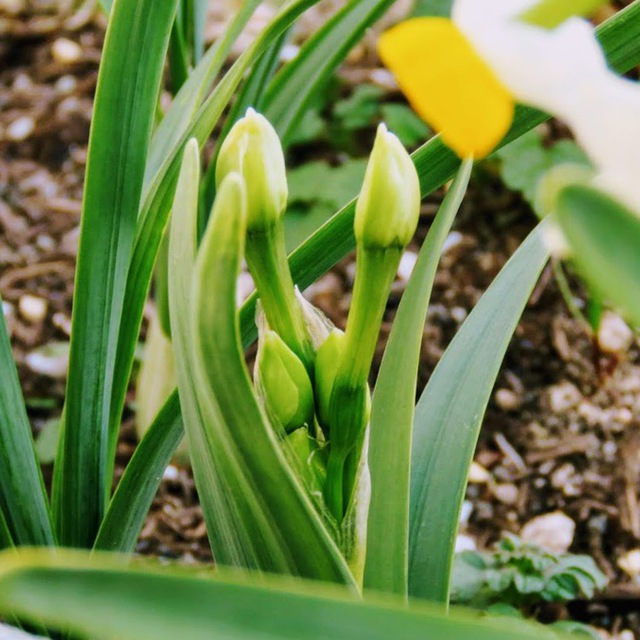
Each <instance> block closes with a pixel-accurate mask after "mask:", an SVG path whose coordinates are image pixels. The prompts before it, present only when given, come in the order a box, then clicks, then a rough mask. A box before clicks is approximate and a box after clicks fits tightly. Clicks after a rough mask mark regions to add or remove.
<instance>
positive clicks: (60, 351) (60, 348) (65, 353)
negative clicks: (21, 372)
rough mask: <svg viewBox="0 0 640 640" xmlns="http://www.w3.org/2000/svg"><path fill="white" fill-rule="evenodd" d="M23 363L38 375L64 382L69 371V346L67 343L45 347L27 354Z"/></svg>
mask: <svg viewBox="0 0 640 640" xmlns="http://www.w3.org/2000/svg"><path fill="white" fill-rule="evenodd" d="M24 362H25V364H26V365H27V367H29V369H31V371H33V372H34V373H37V374H38V375H41V376H46V377H47V378H53V379H55V380H64V379H65V378H66V377H67V371H68V369H69V346H68V344H67V343H58V344H55V343H53V344H49V345H45V346H44V347H41V348H40V349H37V350H35V351H32V352H31V353H28V354H27V355H26V356H25V359H24Z"/></svg>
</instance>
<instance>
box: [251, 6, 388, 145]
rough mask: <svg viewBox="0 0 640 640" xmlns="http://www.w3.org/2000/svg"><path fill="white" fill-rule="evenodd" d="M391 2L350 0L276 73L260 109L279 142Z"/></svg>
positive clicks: (284, 141) (289, 132)
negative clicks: (272, 127)
mask: <svg viewBox="0 0 640 640" xmlns="http://www.w3.org/2000/svg"><path fill="white" fill-rule="evenodd" d="M392 4H393V0H369V2H362V0H351V1H350V2H348V3H347V4H346V5H345V7H344V8H343V9H341V10H340V11H338V13H336V14H335V16H333V17H332V18H331V19H330V20H328V21H327V23H326V24H325V25H324V26H323V27H322V28H320V29H319V30H318V32H317V33H316V34H315V35H314V36H313V37H312V38H310V39H309V40H308V41H307V42H306V43H305V44H304V46H303V47H302V49H301V50H300V52H299V53H298V55H297V56H296V57H295V58H294V59H293V60H292V61H291V62H290V63H288V64H287V65H285V66H284V67H283V68H282V70H281V71H280V72H279V73H278V74H277V75H276V77H275V78H274V79H273V81H272V82H271V84H270V85H269V88H268V90H267V94H266V96H265V99H264V105H263V112H264V115H265V116H266V118H267V119H268V120H269V121H270V122H271V124H273V126H274V127H275V129H276V131H277V132H278V134H279V136H280V138H281V139H282V141H283V144H285V145H286V144H287V143H288V141H289V138H290V136H291V134H293V133H294V131H295V128H296V125H297V123H298V122H299V121H300V119H301V118H302V116H303V114H304V112H305V111H306V109H307V107H308V106H309V104H310V102H311V101H312V100H313V96H314V92H315V90H316V89H317V88H318V87H319V86H321V85H322V83H323V82H324V81H325V80H326V79H327V78H328V77H329V76H330V74H331V73H333V71H334V70H335V69H336V68H337V67H338V65H339V64H340V63H341V62H342V61H343V60H344V58H345V57H346V55H347V54H348V53H349V51H350V50H351V49H352V48H353V47H354V46H355V45H356V44H357V43H358V42H359V41H360V39H361V38H362V36H363V35H364V33H365V31H366V30H367V28H368V27H370V26H371V25H372V24H373V23H374V22H375V21H376V20H377V19H378V18H379V17H380V16H382V15H383V14H384V12H385V11H386V10H387V9H388V8H389V7H390V6H391V5H392Z"/></svg>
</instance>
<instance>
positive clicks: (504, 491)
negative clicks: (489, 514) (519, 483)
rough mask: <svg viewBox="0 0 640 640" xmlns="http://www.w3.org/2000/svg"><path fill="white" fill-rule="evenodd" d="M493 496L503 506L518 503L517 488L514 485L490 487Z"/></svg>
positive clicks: (506, 484)
mask: <svg viewBox="0 0 640 640" xmlns="http://www.w3.org/2000/svg"><path fill="white" fill-rule="evenodd" d="M492 491H493V495H494V496H495V497H496V498H497V499H498V500H499V501H500V502H502V503H503V504H510V505H512V504H515V503H516V502H518V496H519V492H518V487H516V485H515V484H511V483H505V484H496V485H494V486H493V487H492Z"/></svg>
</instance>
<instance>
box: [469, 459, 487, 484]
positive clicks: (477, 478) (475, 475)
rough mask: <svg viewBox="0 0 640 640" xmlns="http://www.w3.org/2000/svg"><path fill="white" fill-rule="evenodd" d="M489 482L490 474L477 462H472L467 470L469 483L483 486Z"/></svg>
mask: <svg viewBox="0 0 640 640" xmlns="http://www.w3.org/2000/svg"><path fill="white" fill-rule="evenodd" d="M489 480H491V474H490V473H489V472H488V471H487V470H486V469H485V468H484V467H483V466H482V465H481V464H478V463H477V462H472V463H471V467H470V468H469V482H471V483H472V484H485V483H486V482H489Z"/></svg>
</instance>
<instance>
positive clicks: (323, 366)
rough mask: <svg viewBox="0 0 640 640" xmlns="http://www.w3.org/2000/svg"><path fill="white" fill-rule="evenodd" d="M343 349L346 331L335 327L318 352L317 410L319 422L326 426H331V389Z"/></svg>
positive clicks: (316, 374)
mask: <svg viewBox="0 0 640 640" xmlns="http://www.w3.org/2000/svg"><path fill="white" fill-rule="evenodd" d="M343 351H344V333H343V332H342V331H340V330H339V329H334V330H333V331H332V332H331V333H330V334H329V337H328V338H327V339H326V340H325V341H324V342H323V343H322V344H321V345H320V348H319V349H318V351H317V352H316V366H315V386H316V403H317V407H316V411H317V415H318V422H319V423H320V425H321V426H322V427H324V428H328V427H329V407H330V406H331V390H332V389H333V382H334V380H335V379H336V374H337V372H338V367H339V366H340V359H341V358H342V352H343Z"/></svg>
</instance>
